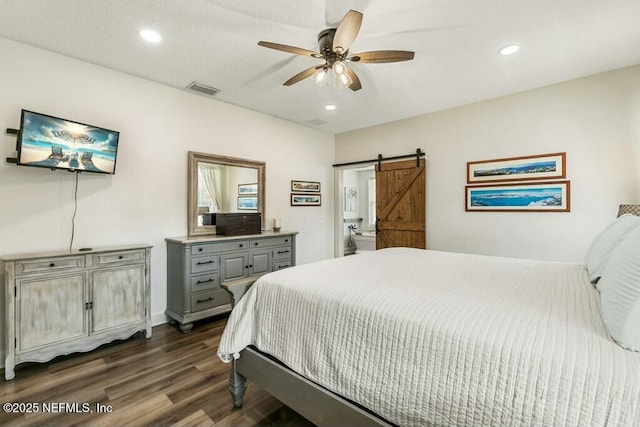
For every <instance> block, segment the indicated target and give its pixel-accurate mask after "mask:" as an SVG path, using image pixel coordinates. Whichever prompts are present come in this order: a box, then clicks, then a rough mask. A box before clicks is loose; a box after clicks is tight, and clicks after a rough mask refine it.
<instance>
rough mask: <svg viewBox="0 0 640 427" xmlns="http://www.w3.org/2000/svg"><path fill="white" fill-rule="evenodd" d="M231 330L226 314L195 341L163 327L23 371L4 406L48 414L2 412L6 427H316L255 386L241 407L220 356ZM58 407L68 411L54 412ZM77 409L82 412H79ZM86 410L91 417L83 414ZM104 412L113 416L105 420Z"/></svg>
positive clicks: (4, 385)
mask: <svg viewBox="0 0 640 427" xmlns="http://www.w3.org/2000/svg"><path fill="white" fill-rule="evenodd" d="M225 324H226V316H224V315H223V316H219V317H216V318H212V319H208V320H203V321H199V322H196V324H195V327H194V328H193V330H192V332H190V333H188V334H183V333H182V332H180V331H179V329H178V328H177V327H175V326H173V325H168V324H165V325H159V326H156V327H154V328H153V333H152V337H151V338H149V339H145V338H144V337H143V336H142V335H140V336H137V337H135V338H132V339H129V340H121V341H117V342H114V343H110V344H106V345H104V346H101V347H99V348H97V349H96V350H94V351H91V352H87V353H77V354H72V355H69V356H61V357H57V358H55V359H53V360H52V361H50V362H47V363H24V364H21V365H18V366H17V367H16V377H15V379H14V380H12V381H7V382H0V400H2V402H3V403H5V402H16V403H23V404H29V403H38V404H39V407H40V411H38V412H37V413H31V414H24V413H6V412H0V425H2V426H20V427H23V426H24V427H31V426H49V425H50V426H56V427H71V426H121V425H122V426H124V425H126V426H141V427H146V426H171V425H173V426H175V427H185V426H206V427H210V426H214V425H215V426H216V427H245V426H248V427H256V426H283V427H289V426H291V427H293V426H296V427H299V426H303V427H312V424H311V423H309V422H308V421H307V420H305V419H304V418H303V417H301V416H300V415H298V414H296V413H295V412H294V411H292V410H291V409H289V408H287V407H285V406H283V405H282V403H280V402H279V401H278V400H276V399H275V398H273V397H272V396H270V395H269V394H267V393H266V392H264V391H263V390H262V389H260V388H259V387H257V386H256V385H255V384H251V383H249V384H248V388H247V392H246V395H245V405H244V407H242V408H239V409H238V408H234V407H233V405H232V403H231V397H230V395H229V391H228V377H229V373H230V369H231V365H230V364H226V363H223V362H222V361H221V360H220V359H219V358H218V356H217V355H216V350H217V347H218V344H219V342H220V337H221V335H222V331H223V330H224V326H225ZM56 403H59V404H62V406H60V407H58V410H57V411H54V410H52V409H51V408H55V404H56ZM64 403H68V404H70V406H68V407H67V408H66V409H69V410H66V409H65V406H64V405H63V404H64ZM74 403H76V404H77V405H80V406H76V407H75V408H76V409H77V408H80V409H81V410H79V411H75V412H74V411H73V410H72V409H74V406H73V404H74ZM43 404H47V405H48V407H49V409H48V410H47V411H43V410H42V408H43V406H42V405H43ZM83 404H85V405H89V408H90V411H88V412H83V411H82V408H84V406H82V405H83ZM98 405H99V406H98ZM98 407H99V408H102V409H103V410H104V408H111V412H105V413H99V412H98V411H97V409H96V408H98ZM61 408H62V409H61Z"/></svg>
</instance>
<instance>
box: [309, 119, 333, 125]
mask: <svg viewBox="0 0 640 427" xmlns="http://www.w3.org/2000/svg"><path fill="white" fill-rule="evenodd" d="M305 123H306V124H308V125H312V126H320V125H326V124H327V123H329V122H327V121H325V120H322V119H311V120H307V121H305Z"/></svg>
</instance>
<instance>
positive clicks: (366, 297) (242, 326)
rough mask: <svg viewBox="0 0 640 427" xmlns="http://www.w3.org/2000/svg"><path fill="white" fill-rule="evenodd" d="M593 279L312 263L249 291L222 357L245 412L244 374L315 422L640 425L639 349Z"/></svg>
mask: <svg viewBox="0 0 640 427" xmlns="http://www.w3.org/2000/svg"><path fill="white" fill-rule="evenodd" d="M636 218H637V217H636ZM638 225H640V218H639V219H638ZM626 231H628V229H626ZM636 231H637V234H638V236H639V237H638V238H637V239H636V240H637V242H640V226H639V227H638V228H637V230H636ZM618 240H620V239H618ZM618 240H616V244H619V241H618ZM630 245H631V244H630ZM634 247H637V244H636V246H634ZM601 252H603V251H601ZM604 252H606V253H605V254H604V255H606V257H609V256H610V255H611V250H608V251H604ZM636 254H637V252H636ZM598 262H599V263H600V261H598ZM600 264H601V263H600ZM618 269H619V268H618ZM605 277H606V275H605ZM592 281H593V278H592V277H590V271H589V270H588V269H587V268H585V265H583V264H571V263H559V262H548V261H535V260H523V259H515V258H501V257H490V256H481V255H472V254H460V253H450V252H440V251H432V250H422V249H410V248H389V249H383V250H379V251H375V252H369V253H364V254H360V255H354V256H350V257H344V258H337V259H332V260H326V261H321V262H317V263H312V264H305V265H300V266H297V267H294V268H291V269H286V270H282V271H278V272H274V273H270V274H268V275H265V276H262V277H261V278H260V279H259V280H258V281H257V282H256V283H255V284H254V285H253V286H252V287H251V288H250V289H249V291H248V292H247V294H246V295H244V297H243V298H242V299H241V300H240V301H239V302H238V303H237V305H236V306H235V308H234V310H233V312H232V314H231V316H230V317H229V321H228V324H227V326H226V329H225V331H224V333H223V337H222V340H221V343H220V346H219V348H218V355H219V357H220V358H221V359H222V360H223V361H226V362H233V363H234V369H233V372H232V376H231V380H230V390H231V392H232V395H233V397H234V404H235V405H236V406H240V405H241V404H242V393H243V390H244V378H245V377H248V378H249V379H250V380H252V381H254V382H256V383H257V384H258V385H259V386H260V387H263V388H265V389H266V390H267V391H269V392H270V393H272V394H274V396H276V397H277V398H279V399H280V400H282V401H283V402H284V403H285V404H287V405H289V406H290V407H292V408H293V409H294V410H296V411H298V412H300V413H301V414H302V415H304V416H305V417H307V418H309V419H310V420H311V421H312V422H314V423H315V424H317V425H340V424H341V425H356V424H361V425H369V424H370V425H376V424H377V425H402V426H426V425H474V426H475V425H510V426H511V425H563V426H564V425H575V426H584V425H640V353H638V352H636V351H630V350H629V349H627V348H623V346H621V345H620V343H617V342H616V341H614V340H613V339H612V336H611V333H610V332H611V331H610V329H611V328H610V327H609V325H607V324H605V321H604V320H603V318H606V316H604V317H603V315H602V305H601V299H604V296H602V297H601V292H603V291H602V289H598V288H596V287H595V286H594V285H593V284H592ZM602 283H605V281H602ZM605 284H606V283H605ZM614 329H615V328H614Z"/></svg>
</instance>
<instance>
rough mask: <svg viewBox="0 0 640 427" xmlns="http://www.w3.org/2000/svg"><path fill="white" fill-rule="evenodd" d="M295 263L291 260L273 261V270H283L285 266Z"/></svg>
mask: <svg viewBox="0 0 640 427" xmlns="http://www.w3.org/2000/svg"><path fill="white" fill-rule="evenodd" d="M292 265H293V263H292V262H291V260H287V261H276V262H274V263H273V271H278V270H282V269H283V268H289V267H291V266H292Z"/></svg>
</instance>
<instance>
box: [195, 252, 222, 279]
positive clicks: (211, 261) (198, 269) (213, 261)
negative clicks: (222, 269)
mask: <svg viewBox="0 0 640 427" xmlns="http://www.w3.org/2000/svg"><path fill="white" fill-rule="evenodd" d="M217 269H218V255H216V254H210V255H206V256H199V257H193V258H191V273H192V274H196V273H204V272H206V271H214V270H217Z"/></svg>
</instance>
